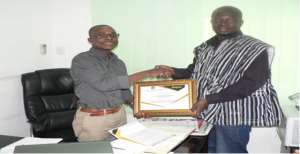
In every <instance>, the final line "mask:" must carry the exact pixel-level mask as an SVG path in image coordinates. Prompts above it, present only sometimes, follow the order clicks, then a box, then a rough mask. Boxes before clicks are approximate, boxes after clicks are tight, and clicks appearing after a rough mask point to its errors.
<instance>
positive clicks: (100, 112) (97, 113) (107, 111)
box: [80, 107, 121, 116]
mask: <svg viewBox="0 0 300 154" xmlns="http://www.w3.org/2000/svg"><path fill="white" fill-rule="evenodd" d="M120 109H121V107H116V108H108V109H91V108H81V109H80V111H81V112H86V113H90V116H103V115H107V114H112V113H116V112H118V111H119V110H120Z"/></svg>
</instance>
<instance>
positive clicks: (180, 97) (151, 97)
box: [133, 79, 197, 117]
mask: <svg viewBox="0 0 300 154" xmlns="http://www.w3.org/2000/svg"><path fill="white" fill-rule="evenodd" d="M133 92H134V101H133V112H134V115H135V116H136V115H140V113H145V114H147V115H149V116H151V117H160V116H195V113H194V112H192V110H191V109H192V106H193V103H195V102H196V97H197V95H196V81H195V80H191V79H184V80H163V81H142V82H136V83H135V84H134V87H133Z"/></svg>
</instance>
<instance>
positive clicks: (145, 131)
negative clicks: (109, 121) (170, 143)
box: [110, 121, 175, 146]
mask: <svg viewBox="0 0 300 154" xmlns="http://www.w3.org/2000/svg"><path fill="white" fill-rule="evenodd" d="M110 132H111V133H112V134H113V135H114V136H116V137H117V138H118V139H125V140H127V141H131V142H134V143H137V144H141V145H145V146H155V145H156V144H159V143H160V142H163V141H164V140H167V139H168V138H171V137H173V136H175V135H174V134H172V133H169V132H166V131H161V130H159V129H152V128H146V127H145V126H144V125H142V124H141V123H139V122H138V121H133V122H130V123H128V124H126V125H124V126H121V127H119V128H116V129H113V130H111V131H110ZM117 132H118V133H117Z"/></svg>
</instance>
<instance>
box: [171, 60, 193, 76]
mask: <svg viewBox="0 0 300 154" xmlns="http://www.w3.org/2000/svg"><path fill="white" fill-rule="evenodd" d="M195 61H196V59H195V58H194V59H193V63H192V64H190V65H188V67H187V68H174V67H173V69H174V72H175V73H174V75H172V78H173V79H189V78H191V76H192V73H193V71H194V67H195Z"/></svg>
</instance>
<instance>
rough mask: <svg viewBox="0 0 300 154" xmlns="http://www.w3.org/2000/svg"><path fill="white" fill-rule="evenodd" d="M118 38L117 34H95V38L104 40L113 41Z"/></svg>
mask: <svg viewBox="0 0 300 154" xmlns="http://www.w3.org/2000/svg"><path fill="white" fill-rule="evenodd" d="M119 36H120V34H119V33H107V34H105V33H97V34H95V37H96V38H105V39H107V38H113V39H115V38H118V37H119Z"/></svg>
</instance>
